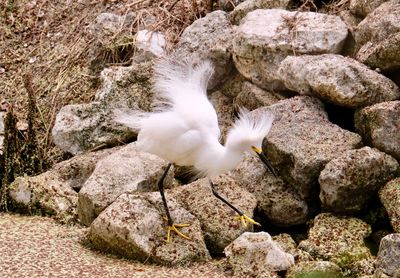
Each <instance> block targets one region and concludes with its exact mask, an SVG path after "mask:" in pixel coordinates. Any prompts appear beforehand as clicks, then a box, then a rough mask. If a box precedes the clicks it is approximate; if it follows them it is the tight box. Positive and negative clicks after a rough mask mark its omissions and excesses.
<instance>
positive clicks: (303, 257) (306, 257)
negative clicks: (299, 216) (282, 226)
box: [272, 234, 314, 264]
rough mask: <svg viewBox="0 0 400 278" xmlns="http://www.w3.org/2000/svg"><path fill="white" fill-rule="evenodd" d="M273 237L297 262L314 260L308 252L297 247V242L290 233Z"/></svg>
mask: <svg viewBox="0 0 400 278" xmlns="http://www.w3.org/2000/svg"><path fill="white" fill-rule="evenodd" d="M272 239H273V240H274V241H275V242H276V243H278V244H279V246H280V247H281V248H282V249H283V251H285V252H286V253H289V254H291V255H293V257H294V260H295V263H296V264H297V263H299V262H308V261H313V260H314V259H313V258H312V257H311V255H310V254H309V253H308V252H306V251H304V250H301V249H298V248H297V244H296V242H295V241H294V240H293V238H292V237H291V236H290V235H289V234H278V235H276V236H273V237H272Z"/></svg>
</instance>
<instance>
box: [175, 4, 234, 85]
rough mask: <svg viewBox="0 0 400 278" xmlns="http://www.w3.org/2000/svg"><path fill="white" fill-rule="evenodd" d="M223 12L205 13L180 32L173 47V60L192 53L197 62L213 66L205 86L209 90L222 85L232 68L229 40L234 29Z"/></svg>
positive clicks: (230, 41)
mask: <svg viewBox="0 0 400 278" xmlns="http://www.w3.org/2000/svg"><path fill="white" fill-rule="evenodd" d="M227 17H228V15H227V13H226V12H223V11H215V12H211V13H208V14H207V15H206V16H205V17H203V18H200V19H198V20H196V21H195V22H193V23H192V25H190V26H189V27H187V28H186V29H185V31H183V33H182V36H181V37H180V40H179V43H178V45H177V46H176V50H175V52H174V54H173V55H174V56H175V57H176V59H180V60H181V59H182V58H183V57H190V56H193V54H192V53H196V54H197V55H198V56H199V58H200V59H210V60H211V61H212V62H213V63H214V66H215V70H214V75H213V76H212V77H211V80H210V81H209V83H208V88H209V89H213V88H215V87H216V86H217V85H220V84H222V83H223V82H224V81H225V80H226V78H227V77H228V75H229V73H230V72H231V71H232V69H233V62H232V54H231V48H232V38H233V34H234V29H233V27H232V25H231V23H230V22H229V20H228V18H227Z"/></svg>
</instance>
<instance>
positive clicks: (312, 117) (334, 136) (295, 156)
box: [252, 96, 361, 198]
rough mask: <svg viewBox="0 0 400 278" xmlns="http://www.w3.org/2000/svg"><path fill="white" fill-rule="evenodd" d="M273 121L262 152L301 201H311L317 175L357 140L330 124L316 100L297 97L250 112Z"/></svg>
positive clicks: (357, 141)
mask: <svg viewBox="0 0 400 278" xmlns="http://www.w3.org/2000/svg"><path fill="white" fill-rule="evenodd" d="M267 111H270V112H271V113H272V114H273V115H274V116H275V120H274V123H273V125H272V129H271V131H270V132H269V134H268V136H267V137H266V138H265V139H264V142H263V150H264V151H265V152H266V154H267V156H268V157H269V159H270V160H271V162H272V164H273V166H274V167H275V168H276V169H277V170H278V171H279V173H280V177H281V178H283V179H284V180H285V181H286V182H288V183H289V184H290V185H291V186H292V187H293V188H294V189H295V190H296V192H297V193H298V194H299V195H300V197H301V198H313V197H314V198H315V197H316V196H317V192H318V191H319V186H318V183H317V180H318V176H319V173H320V171H321V170H322V169H323V168H324V167H325V165H326V163H328V162H329V161H330V160H331V159H333V158H334V157H337V156H338V155H339V154H341V153H343V152H345V151H347V150H350V149H354V148H358V147H360V146H361V137H360V136H359V135H358V134H355V133H352V132H349V131H347V130H344V129H342V128H340V127H339V126H337V125H334V124H332V123H331V122H329V120H328V116H327V113H326V112H325V110H324V108H323V104H322V103H321V102H320V101H319V100H318V99H316V98H312V97H308V96H298V97H294V98H290V99H287V100H281V101H279V102H278V103H276V104H273V105H271V106H268V107H263V108H259V109H256V110H254V111H253V112H252V113H265V112H267Z"/></svg>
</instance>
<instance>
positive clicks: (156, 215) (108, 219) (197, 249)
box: [88, 192, 210, 265]
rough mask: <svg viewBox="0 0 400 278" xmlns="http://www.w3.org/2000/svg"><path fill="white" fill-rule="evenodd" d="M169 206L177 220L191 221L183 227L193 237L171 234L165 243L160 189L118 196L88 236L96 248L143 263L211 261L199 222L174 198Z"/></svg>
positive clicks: (91, 228)
mask: <svg viewBox="0 0 400 278" xmlns="http://www.w3.org/2000/svg"><path fill="white" fill-rule="evenodd" d="M168 207H169V210H170V213H171V216H172V218H173V219H174V221H175V223H177V224H182V223H190V224H191V225H190V226H189V227H186V228H182V229H181V232H182V233H184V234H186V235H188V236H190V238H191V240H187V239H184V238H182V237H179V236H177V235H176V234H175V233H172V237H171V242H170V243H167V242H165V238H164V237H165V236H166V233H167V223H166V221H164V220H163V216H164V210H163V204H162V201H161V196H160V194H159V193H158V192H153V193H142V194H140V195H139V194H122V195H121V196H119V197H118V199H117V200H115V202H114V203H112V204H111V205H110V206H109V207H107V208H106V209H105V210H104V211H103V212H102V213H101V214H100V215H99V216H98V217H97V218H96V220H94V221H93V223H92V225H91V226H90V230H89V234H88V239H89V240H90V242H91V244H92V245H93V246H94V247H95V248H96V249H99V250H102V251H108V252H112V253H115V254H118V255H122V256H124V257H126V258H130V259H134V260H138V261H142V262H147V261H148V262H153V263H158V264H162V265H182V264H188V263H191V262H194V261H206V260H209V259H210V255H209V253H208V251H207V249H206V245H205V243H204V240H203V236H202V234H201V229H200V223H199V221H198V220H197V219H196V218H195V217H194V216H193V215H191V214H190V213H189V212H188V211H186V210H185V209H183V208H182V207H180V206H179V205H178V204H177V203H176V201H175V200H174V199H173V198H168Z"/></svg>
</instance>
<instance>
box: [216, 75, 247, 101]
mask: <svg viewBox="0 0 400 278" xmlns="http://www.w3.org/2000/svg"><path fill="white" fill-rule="evenodd" d="M244 82H245V78H244V77H243V75H241V74H240V73H238V72H237V71H236V70H234V71H233V72H232V73H231V74H230V75H229V76H228V79H227V80H226V82H225V83H224V84H222V86H221V88H220V91H221V92H222V93H223V94H224V95H226V96H227V97H230V98H235V97H236V96H237V95H239V94H240V92H241V91H242V86H243V83H244Z"/></svg>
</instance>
